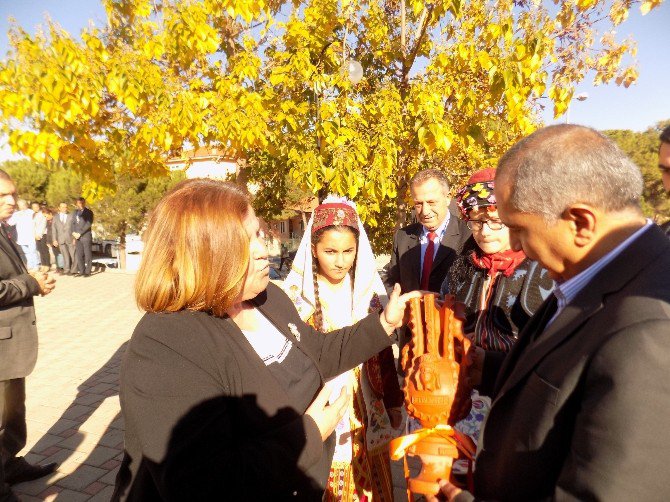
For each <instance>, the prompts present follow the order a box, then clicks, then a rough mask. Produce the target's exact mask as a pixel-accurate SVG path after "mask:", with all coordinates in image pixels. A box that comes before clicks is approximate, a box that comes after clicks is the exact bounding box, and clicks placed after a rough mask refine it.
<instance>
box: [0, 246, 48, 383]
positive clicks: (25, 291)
mask: <svg viewBox="0 0 670 502" xmlns="http://www.w3.org/2000/svg"><path fill="white" fill-rule="evenodd" d="M39 293H40V286H39V284H38V283H37V281H36V280H35V279H34V278H33V277H32V276H31V275H30V274H28V271H27V270H26V267H25V265H24V264H23V262H22V261H21V258H20V256H19V252H18V249H17V247H16V246H15V245H14V244H13V243H11V242H10V241H9V240H8V239H7V238H6V237H4V236H3V235H0V381H3V380H11V379H14V378H24V377H26V376H28V375H29V374H30V373H31V372H32V370H33V368H34V367H35V362H36V361H37V326H36V325H35V307H34V306H33V296H34V295H38V294H39Z"/></svg>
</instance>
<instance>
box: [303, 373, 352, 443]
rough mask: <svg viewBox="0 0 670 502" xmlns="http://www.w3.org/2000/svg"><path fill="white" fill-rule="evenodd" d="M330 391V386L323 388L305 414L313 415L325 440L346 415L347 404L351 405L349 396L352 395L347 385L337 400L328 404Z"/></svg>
mask: <svg viewBox="0 0 670 502" xmlns="http://www.w3.org/2000/svg"><path fill="white" fill-rule="evenodd" d="M330 392H331V391H330V389H329V388H328V387H324V388H323V389H321V392H319V394H318V395H317V396H316V398H315V399H314V401H313V402H312V404H310V405H309V408H307V411H305V415H309V416H310V417H312V419H313V420H314V422H315V423H316V426H317V427H318V428H319V432H321V439H322V440H324V441H325V440H326V438H327V437H328V436H330V434H331V433H332V432H333V431H334V430H335V427H336V426H337V424H338V422H339V421H340V419H341V418H342V417H343V416H344V412H345V411H347V406H348V405H349V398H350V397H351V396H350V395H349V393H348V392H347V387H346V386H345V387H342V392H340V396H339V397H338V398H337V399H336V400H335V402H333V404H328V398H330Z"/></svg>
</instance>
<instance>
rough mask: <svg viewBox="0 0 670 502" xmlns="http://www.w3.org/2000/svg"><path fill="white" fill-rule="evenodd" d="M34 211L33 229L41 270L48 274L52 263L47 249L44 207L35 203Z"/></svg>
mask: <svg viewBox="0 0 670 502" xmlns="http://www.w3.org/2000/svg"><path fill="white" fill-rule="evenodd" d="M30 208H31V209H32V210H33V228H34V230H33V231H34V235H35V247H36V248H37V254H38V255H39V259H40V270H41V271H42V272H48V271H49V270H50V269H51V261H50V259H49V248H48V247H47V239H46V233H47V218H46V216H45V215H44V213H42V206H41V205H40V203H39V202H33V203H32V204H31V205H30Z"/></svg>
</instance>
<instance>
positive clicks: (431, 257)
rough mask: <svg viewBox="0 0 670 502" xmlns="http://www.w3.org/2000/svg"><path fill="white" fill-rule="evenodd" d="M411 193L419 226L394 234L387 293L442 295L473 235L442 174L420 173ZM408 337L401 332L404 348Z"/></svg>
mask: <svg viewBox="0 0 670 502" xmlns="http://www.w3.org/2000/svg"><path fill="white" fill-rule="evenodd" d="M410 192H411V195H412V200H413V202H414V211H415V213H416V219H417V223H412V224H411V225H408V226H406V227H403V228H401V229H400V230H398V231H397V232H396V234H395V235H394V237H393V250H392V252H391V261H390V262H389V263H388V265H387V266H386V269H385V274H384V277H383V278H382V279H383V281H384V285H385V286H386V290H387V291H390V289H391V288H393V285H394V284H395V283H398V284H400V287H401V289H402V291H414V290H419V289H420V290H423V291H432V292H434V293H439V292H440V286H441V285H442V281H443V280H444V277H445V276H446V275H447V271H448V270H449V267H451V264H452V263H453V262H454V259H455V258H456V256H457V255H458V253H460V251H461V249H463V245H464V244H465V242H466V241H467V240H468V239H469V238H470V235H471V232H470V229H469V228H468V227H467V226H466V224H465V222H464V221H463V220H461V219H460V218H459V217H458V207H457V206H456V203H455V202H454V201H452V200H451V198H450V196H449V181H448V180H447V177H446V176H445V174H444V173H443V172H442V171H440V170H438V169H426V170H424V171H419V172H418V173H416V174H415V175H414V177H413V178H412V180H411V181H410ZM409 338H410V333H409V330H407V329H403V330H400V332H399V333H398V344H399V345H400V348H401V349H402V347H403V346H404V345H405V344H406V343H407V342H408V341H409Z"/></svg>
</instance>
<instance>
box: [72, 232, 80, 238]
mask: <svg viewBox="0 0 670 502" xmlns="http://www.w3.org/2000/svg"><path fill="white" fill-rule="evenodd" d="M72 237H74V238H75V239H79V237H81V234H80V233H79V232H72Z"/></svg>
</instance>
